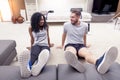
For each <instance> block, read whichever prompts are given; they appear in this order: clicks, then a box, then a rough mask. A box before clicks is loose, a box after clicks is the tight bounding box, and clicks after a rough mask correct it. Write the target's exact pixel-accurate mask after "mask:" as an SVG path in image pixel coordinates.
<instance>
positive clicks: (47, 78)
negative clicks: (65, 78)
mask: <svg viewBox="0 0 120 80" xmlns="http://www.w3.org/2000/svg"><path fill="white" fill-rule="evenodd" d="M21 80H57V69H56V66H55V65H49V66H45V68H44V69H43V70H42V72H41V73H40V75H39V76H36V77H33V76H31V77H29V78H28V79H21Z"/></svg>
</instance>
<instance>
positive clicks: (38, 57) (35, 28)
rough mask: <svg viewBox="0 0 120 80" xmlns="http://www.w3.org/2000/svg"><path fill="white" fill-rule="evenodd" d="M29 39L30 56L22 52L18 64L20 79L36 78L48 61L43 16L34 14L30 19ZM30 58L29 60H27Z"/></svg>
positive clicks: (49, 45) (46, 26)
mask: <svg viewBox="0 0 120 80" xmlns="http://www.w3.org/2000/svg"><path fill="white" fill-rule="evenodd" d="M29 34H30V38H31V48H30V56H29V55H28V54H25V52H23V53H22V54H20V56H19V57H20V58H19V62H20V63H21V66H20V70H21V76H22V77H29V76H30V75H33V76H37V75H38V74H39V73H40V72H41V70H42V69H43V67H44V66H45V64H46V63H47V61H48V59H49V53H50V47H52V46H53V44H50V39H49V31H48V25H47V23H46V20H45V17H44V15H43V14H41V13H39V12H36V13H34V14H33V15H32V17H31V27H29ZM29 57H30V59H29Z"/></svg>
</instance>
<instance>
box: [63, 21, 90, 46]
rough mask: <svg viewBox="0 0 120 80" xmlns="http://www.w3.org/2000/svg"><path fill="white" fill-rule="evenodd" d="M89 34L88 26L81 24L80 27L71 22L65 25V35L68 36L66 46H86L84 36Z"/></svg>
mask: <svg viewBox="0 0 120 80" xmlns="http://www.w3.org/2000/svg"><path fill="white" fill-rule="evenodd" d="M87 32H88V25H87V24H86V23H85V22H80V25H78V26H75V25H72V24H71V22H66V23H64V33H66V34H67V36H66V44H84V40H83V38H84V34H87Z"/></svg>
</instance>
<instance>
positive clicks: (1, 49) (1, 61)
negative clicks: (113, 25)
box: [0, 40, 17, 65]
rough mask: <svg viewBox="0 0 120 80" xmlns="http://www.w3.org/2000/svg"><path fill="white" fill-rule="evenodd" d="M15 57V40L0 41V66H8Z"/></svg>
mask: <svg viewBox="0 0 120 80" xmlns="http://www.w3.org/2000/svg"><path fill="white" fill-rule="evenodd" d="M16 55H17V52H16V42H15V40H0V65H9V64H10V63H11V62H12V61H13V59H14V58H15V57H16Z"/></svg>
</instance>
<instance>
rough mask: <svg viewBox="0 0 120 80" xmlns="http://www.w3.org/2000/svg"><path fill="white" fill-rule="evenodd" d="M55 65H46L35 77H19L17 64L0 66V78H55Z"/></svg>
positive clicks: (37, 79) (50, 79) (38, 79)
mask: <svg viewBox="0 0 120 80" xmlns="http://www.w3.org/2000/svg"><path fill="white" fill-rule="evenodd" d="M56 74H57V73H56V66H55V65H47V66H45V68H44V69H43V70H42V72H41V73H40V75H38V76H37V77H33V76H31V77H29V78H21V75H20V68H19V66H0V80H57V78H56V76H57V75H56Z"/></svg>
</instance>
